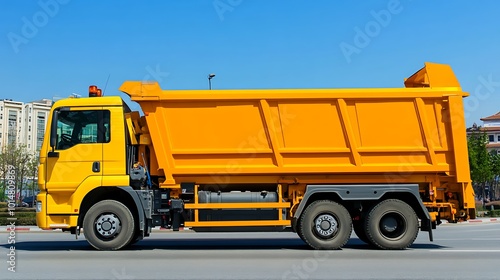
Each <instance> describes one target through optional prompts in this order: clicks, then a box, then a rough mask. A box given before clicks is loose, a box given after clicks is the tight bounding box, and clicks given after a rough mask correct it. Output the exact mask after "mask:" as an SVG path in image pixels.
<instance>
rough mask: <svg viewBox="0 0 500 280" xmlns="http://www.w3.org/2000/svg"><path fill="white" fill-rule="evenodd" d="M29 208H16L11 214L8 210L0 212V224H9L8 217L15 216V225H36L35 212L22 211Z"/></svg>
mask: <svg viewBox="0 0 500 280" xmlns="http://www.w3.org/2000/svg"><path fill="white" fill-rule="evenodd" d="M26 209H29V208H16V210H15V211H14V215H13V216H11V215H10V214H9V212H7V211H5V212H0V226H7V225H10V223H11V222H13V221H12V220H9V219H10V218H16V220H15V223H16V226H33V225H36V212H35V211H31V210H28V211H24V210H26Z"/></svg>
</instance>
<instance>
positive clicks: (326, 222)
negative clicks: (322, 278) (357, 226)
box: [299, 200, 352, 250]
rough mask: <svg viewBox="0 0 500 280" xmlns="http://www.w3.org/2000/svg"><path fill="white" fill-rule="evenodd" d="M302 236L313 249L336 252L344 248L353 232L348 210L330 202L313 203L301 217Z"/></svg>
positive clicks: (319, 201)
mask: <svg viewBox="0 0 500 280" xmlns="http://www.w3.org/2000/svg"><path fill="white" fill-rule="evenodd" d="M299 227H300V235H302V237H303V240H304V241H305V242H306V243H307V244H308V245H309V246H311V247H312V248H314V249H318V250H336V249H339V248H341V247H342V246H344V245H345V244H346V243H347V241H349V238H350V237H351V232H352V219H351V215H350V214H349V212H348V211H347V209H346V208H345V207H344V206H342V205H341V204H338V203H336V202H333V201H330V200H318V201H315V202H313V203H311V204H310V205H309V206H308V207H307V208H306V210H305V211H304V213H302V216H301V217H300V223H299Z"/></svg>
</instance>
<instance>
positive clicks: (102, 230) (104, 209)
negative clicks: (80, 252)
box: [83, 200, 135, 250]
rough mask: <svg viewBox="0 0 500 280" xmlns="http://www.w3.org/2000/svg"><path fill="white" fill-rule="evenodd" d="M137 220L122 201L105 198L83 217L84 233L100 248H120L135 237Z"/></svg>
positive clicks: (91, 243)
mask: <svg viewBox="0 0 500 280" xmlns="http://www.w3.org/2000/svg"><path fill="white" fill-rule="evenodd" d="M134 229H135V221H134V217H133V215H132V213H131V212H130V210H129V209H128V208H127V207H126V206H125V205H124V204H123V203H121V202H118V201H115V200H103V201H100V202H98V203H96V204H94V206H92V207H91V208H90V209H89V211H88V212H87V214H86V215H85V218H84V219H83V230H84V231H83V233H84V235H85V238H86V239H87V241H88V242H89V243H90V245H92V246H93V247H94V248H96V249H98V250H118V249H120V248H122V247H124V246H126V245H127V244H129V243H130V242H131V241H132V239H133V238H134V234H135V230H134Z"/></svg>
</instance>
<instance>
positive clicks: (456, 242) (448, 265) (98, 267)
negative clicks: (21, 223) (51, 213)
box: [0, 223, 500, 280]
mask: <svg viewBox="0 0 500 280" xmlns="http://www.w3.org/2000/svg"><path fill="white" fill-rule="evenodd" d="M434 237H435V240H434V242H430V241H428V236H427V233H425V232H421V233H420V234H419V237H418V239H417V240H416V242H415V244H414V245H413V246H412V247H411V248H410V249H408V250H404V251H382V250H376V249H372V248H370V247H368V246H367V245H365V244H364V243H362V242H361V241H359V240H358V239H357V238H356V236H355V235H354V234H353V237H352V238H351V240H350V241H349V243H348V244H347V245H346V246H345V247H344V248H343V249H342V250H337V251H314V250H309V249H308V247H306V246H305V244H304V243H303V242H302V241H301V240H300V239H299V238H298V237H296V235H295V234H293V233H193V232H153V235H152V236H151V237H149V238H147V239H145V240H143V241H140V242H138V243H137V244H136V245H134V246H132V247H131V248H129V249H127V250H122V251H117V252H100V251H95V250H94V249H93V248H91V247H90V245H88V244H87V242H86V241H85V240H84V239H83V238H81V239H79V240H75V237H74V236H73V235H70V234H67V233H62V232H49V233H48V232H25V233H23V232H17V233H16V236H15V241H16V243H15V244H14V245H15V251H13V252H15V270H16V272H11V271H9V270H8V269H9V267H11V265H12V264H13V263H10V264H9V258H10V257H9V256H8V254H9V253H11V251H10V250H9V247H10V246H11V245H9V244H6V243H7V240H8V233H1V234H0V250H1V254H0V260H2V259H3V260H2V263H3V265H2V266H1V270H2V271H1V272H0V279H482V280H486V279H495V280H496V279H500V223H488V224H461V225H443V226H440V227H438V229H437V230H435V232H434ZM11 254H12V253H11Z"/></svg>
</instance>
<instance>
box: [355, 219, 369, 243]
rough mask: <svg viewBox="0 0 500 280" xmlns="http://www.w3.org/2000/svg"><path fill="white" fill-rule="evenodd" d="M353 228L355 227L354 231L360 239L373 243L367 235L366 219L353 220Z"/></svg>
mask: <svg viewBox="0 0 500 280" xmlns="http://www.w3.org/2000/svg"><path fill="white" fill-rule="evenodd" d="M352 228H353V229H354V233H356V236H357V237H358V239H359V240H361V241H363V242H365V243H367V244H370V245H371V242H370V240H369V239H368V237H367V236H366V231H365V221H364V219H362V220H358V221H352Z"/></svg>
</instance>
